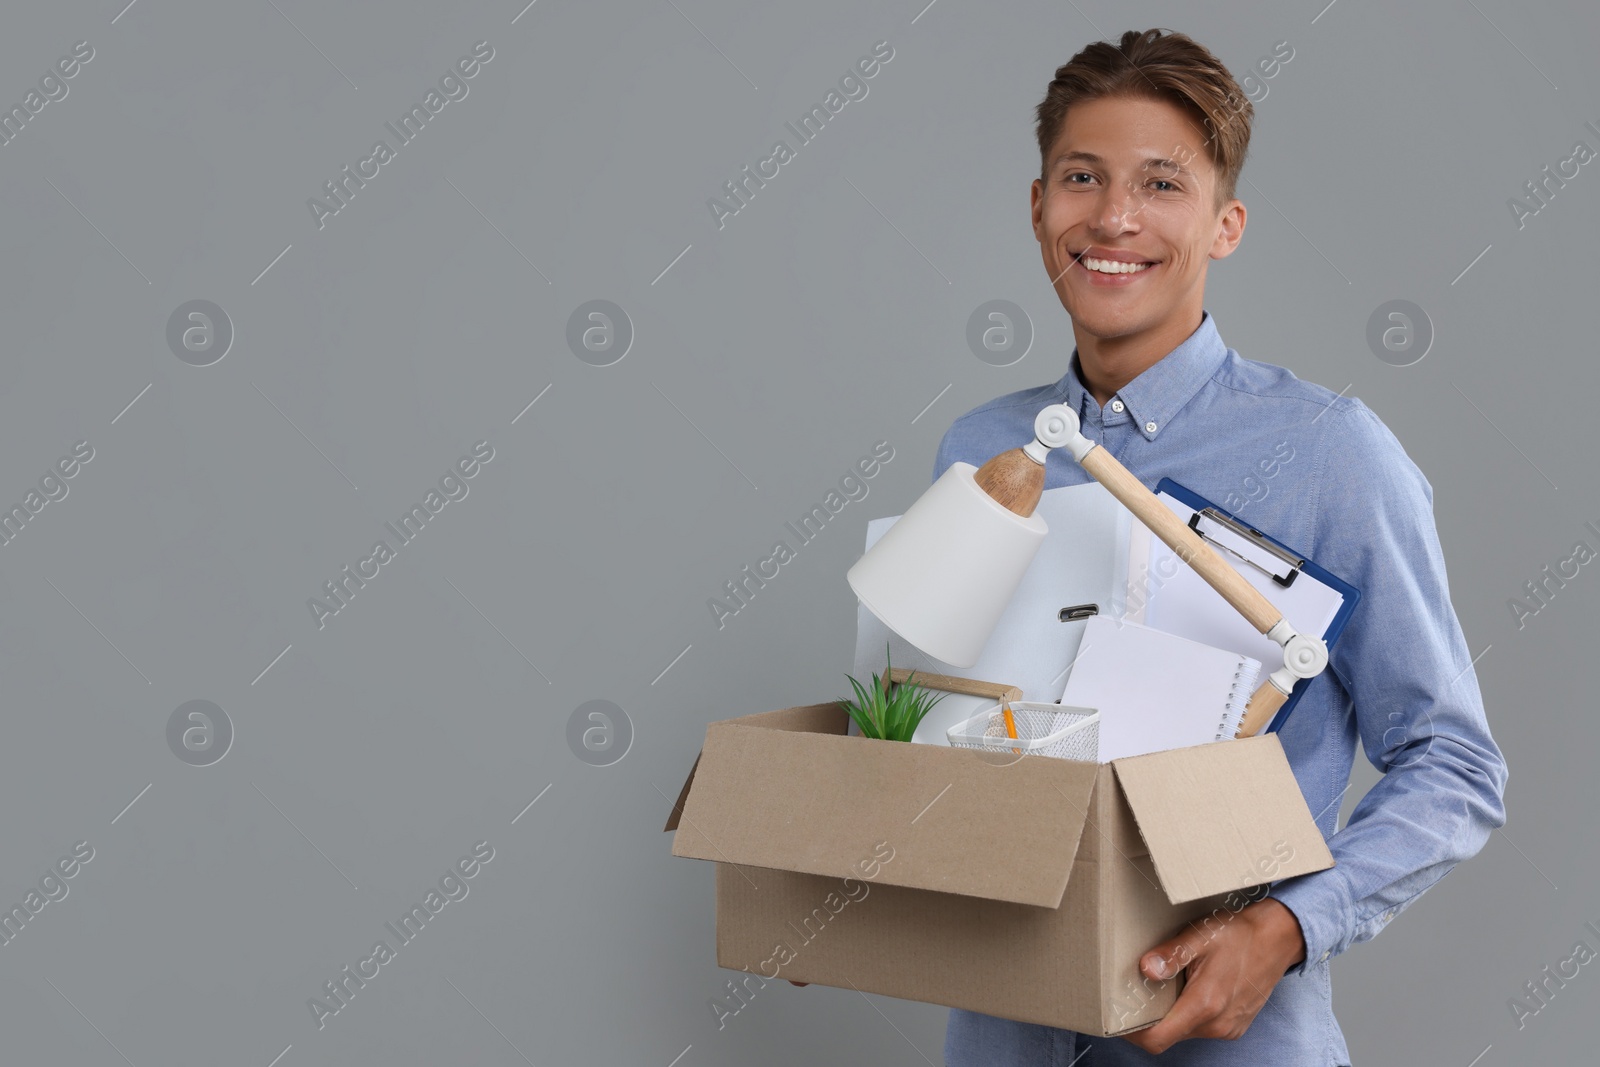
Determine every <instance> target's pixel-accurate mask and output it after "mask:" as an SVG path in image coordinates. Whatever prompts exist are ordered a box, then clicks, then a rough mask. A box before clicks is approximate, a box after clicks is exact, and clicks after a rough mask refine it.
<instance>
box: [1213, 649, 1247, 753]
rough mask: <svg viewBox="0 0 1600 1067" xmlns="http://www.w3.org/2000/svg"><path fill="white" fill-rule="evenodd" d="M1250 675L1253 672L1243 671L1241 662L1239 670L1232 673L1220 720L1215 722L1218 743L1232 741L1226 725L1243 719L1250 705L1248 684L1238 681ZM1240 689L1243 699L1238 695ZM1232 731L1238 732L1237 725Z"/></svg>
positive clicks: (1243, 667)
mask: <svg viewBox="0 0 1600 1067" xmlns="http://www.w3.org/2000/svg"><path fill="white" fill-rule="evenodd" d="M1251 673H1254V672H1251V671H1247V670H1245V665H1244V663H1243V662H1240V664H1239V669H1238V670H1236V671H1234V672H1233V681H1232V682H1231V683H1230V684H1229V685H1228V701H1227V703H1226V704H1224V705H1223V708H1222V718H1221V719H1220V720H1219V721H1218V722H1217V740H1218V741H1231V740H1233V737H1232V736H1231V735H1230V734H1229V733H1228V723H1230V722H1232V723H1235V724H1237V723H1239V722H1240V721H1242V720H1243V719H1244V711H1245V708H1246V707H1247V706H1249V703H1250V691H1249V683H1245V684H1241V683H1240V679H1241V678H1243V677H1244V676H1245V675H1246V674H1251ZM1252 681H1253V679H1252ZM1241 689H1243V690H1244V696H1243V698H1241V697H1240V695H1239V694H1240V690H1241ZM1234 730H1235V732H1237V731H1238V726H1237V725H1235V727H1234Z"/></svg>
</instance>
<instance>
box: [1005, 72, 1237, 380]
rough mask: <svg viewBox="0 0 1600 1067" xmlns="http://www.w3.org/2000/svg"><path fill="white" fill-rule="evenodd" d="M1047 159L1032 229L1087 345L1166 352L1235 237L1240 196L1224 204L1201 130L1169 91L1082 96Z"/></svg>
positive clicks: (1184, 333)
mask: <svg viewBox="0 0 1600 1067" xmlns="http://www.w3.org/2000/svg"><path fill="white" fill-rule="evenodd" d="M1048 159H1049V165H1048V168H1047V170H1046V172H1045V173H1046V180H1045V181H1040V180H1038V179H1036V180H1035V181H1034V183H1033V197H1032V200H1033V232H1034V236H1035V237H1036V238H1038V241H1039V246H1040V251H1041V253H1042V254H1043V257H1044V265H1045V269H1046V270H1047V271H1049V276H1050V278H1051V281H1052V283H1053V284H1054V286H1055V290H1056V294H1057V295H1058V296H1059V297H1060V298H1061V304H1062V306H1063V307H1065V308H1066V309H1067V313H1068V314H1069V315H1071V316H1072V323H1073V329H1074V332H1075V333H1076V334H1077V335H1078V342H1079V350H1080V354H1081V353H1082V351H1083V349H1084V348H1085V347H1086V342H1087V343H1088V344H1090V345H1094V346H1095V347H1096V348H1100V349H1103V350H1106V351H1105V353H1104V354H1105V355H1107V356H1108V357H1111V356H1113V351H1112V350H1117V351H1126V354H1127V356H1128V357H1129V358H1137V357H1138V356H1139V355H1148V356H1149V358H1150V359H1152V360H1154V359H1159V358H1160V357H1161V356H1163V355H1165V354H1166V353H1167V352H1170V351H1171V350H1172V349H1173V348H1176V347H1177V346H1178V345H1179V344H1181V343H1182V342H1183V341H1184V339H1185V338H1187V337H1188V336H1189V334H1191V333H1193V332H1194V330H1195V328H1196V327H1198V326H1199V325H1200V318H1201V313H1202V310H1203V303H1204V298H1205V280H1206V266H1207V264H1208V263H1209V261H1210V260H1212V259H1221V258H1223V257H1224V256H1227V255H1228V254H1229V253H1230V252H1232V251H1233V249H1234V247H1235V246H1237V245H1238V243H1239V238H1240V236H1241V235H1242V234H1243V232H1244V215H1245V211H1244V205H1243V204H1241V203H1240V202H1239V201H1238V200H1230V201H1229V202H1228V203H1226V204H1224V205H1222V206H1221V207H1220V208H1219V207H1217V206H1216V182H1217V172H1216V168H1215V165H1214V164H1213V163H1212V162H1211V158H1210V156H1208V155H1207V154H1206V152H1205V149H1204V133H1203V132H1202V131H1201V130H1200V129H1199V128H1197V125H1196V123H1195V122H1194V120H1193V119H1191V118H1190V117H1189V116H1188V115H1187V114H1185V113H1184V112H1183V111H1182V110H1180V109H1179V108H1178V107H1176V106H1175V105H1173V104H1170V103H1166V102H1165V101H1158V100H1147V99H1140V98H1125V97H1104V98H1101V99H1098V100H1091V101H1087V102H1085V103H1081V104H1074V105H1073V106H1072V107H1071V108H1070V109H1069V110H1068V111H1067V114H1066V117H1065V119H1064V120H1063V122H1062V126H1061V131H1060V133H1059V135H1058V136H1057V138H1056V143H1055V145H1054V147H1053V148H1052V150H1051V152H1050V155H1049V157H1048ZM1106 271H1113V272H1116V273H1106Z"/></svg>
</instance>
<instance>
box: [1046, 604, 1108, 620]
mask: <svg viewBox="0 0 1600 1067" xmlns="http://www.w3.org/2000/svg"><path fill="white" fill-rule="evenodd" d="M1098 614H1100V605H1099V604H1068V605H1067V606H1066V607H1064V608H1062V609H1061V610H1060V611H1058V612H1056V619H1057V620H1058V621H1060V622H1078V621H1079V620H1081V619H1087V618H1089V617H1090V616H1091V615H1098Z"/></svg>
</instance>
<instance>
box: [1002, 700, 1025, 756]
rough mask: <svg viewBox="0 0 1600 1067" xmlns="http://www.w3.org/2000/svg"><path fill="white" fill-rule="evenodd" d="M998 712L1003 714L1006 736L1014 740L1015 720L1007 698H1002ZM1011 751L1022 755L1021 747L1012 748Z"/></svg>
mask: <svg viewBox="0 0 1600 1067" xmlns="http://www.w3.org/2000/svg"><path fill="white" fill-rule="evenodd" d="M1000 714H1001V715H1003V716H1005V720H1006V736H1007V737H1009V738H1011V740H1013V741H1015V740H1016V739H1017V720H1016V719H1014V718H1012V715H1011V702H1010V701H1009V700H1002V701H1001V702H1000ZM1011 751H1012V752H1015V753H1016V754H1017V755H1019V756H1020V755H1022V749H1020V748H1014V749H1012V750H1011Z"/></svg>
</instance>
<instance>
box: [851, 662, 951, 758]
mask: <svg viewBox="0 0 1600 1067" xmlns="http://www.w3.org/2000/svg"><path fill="white" fill-rule="evenodd" d="M884 663H885V664H886V666H885V668H884V677H885V678H887V677H888V672H889V670H890V668H891V667H892V664H889V650H888V648H887V646H886V647H885V648H884ZM845 677H846V678H848V679H849V680H850V685H851V686H852V687H854V689H855V691H856V698H855V699H854V700H841V701H840V702H839V703H840V705H842V706H843V708H844V710H845V712H846V713H848V714H849V716H850V718H851V719H852V720H854V721H855V724H856V726H857V727H859V728H860V730H861V736H863V737H872V738H876V739H878V740H880V741H910V740H911V735H912V734H914V733H916V730H917V727H918V726H919V725H921V723H922V720H923V718H924V717H926V716H927V714H928V712H930V711H932V710H933V706H934V705H935V704H937V703H938V702H939V701H941V700H943V699H944V697H945V694H943V693H940V694H938V695H935V694H934V693H933V692H932V691H931V690H928V689H925V688H923V687H922V686H920V685H917V684H915V683H914V682H913V681H912V678H915V677H916V672H915V671H912V672H911V674H910V675H909V676H908V677H907V678H906V680H905V681H904V682H902V683H900V684H899V685H897V686H894V687H893V688H892V690H891V687H890V685H889V683H888V682H887V681H884V680H880V679H879V677H878V676H877V675H876V674H874V675H873V676H872V685H871V686H870V687H869V686H864V685H862V684H861V683H860V682H858V681H856V680H855V679H854V678H852V677H851V676H850V675H848V674H847V675H845Z"/></svg>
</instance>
